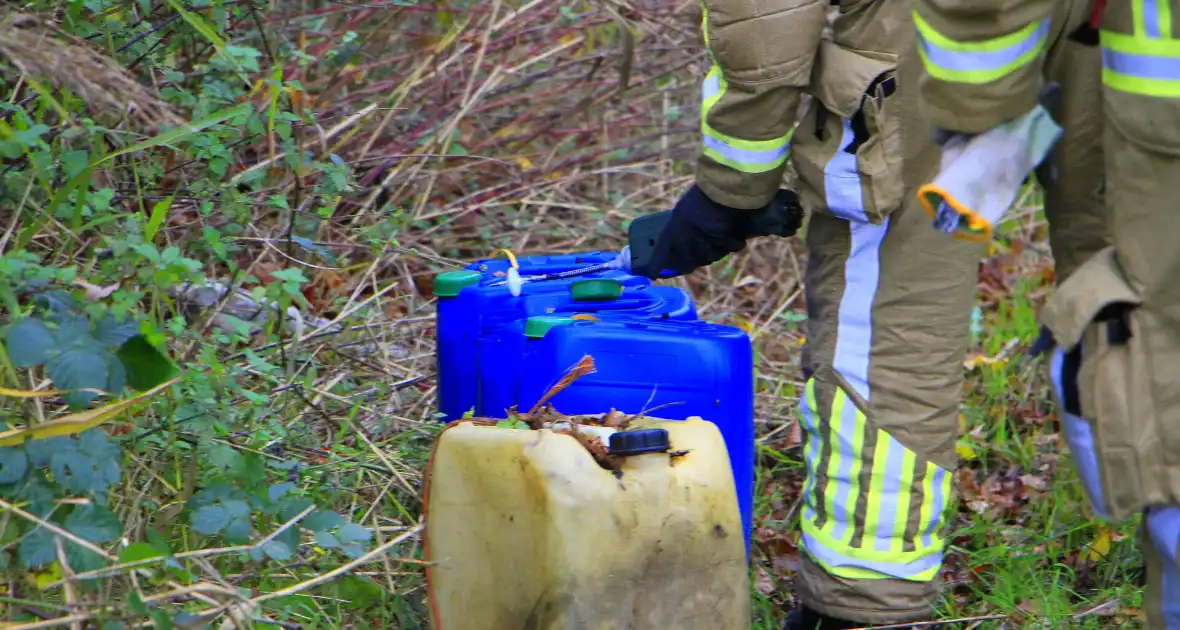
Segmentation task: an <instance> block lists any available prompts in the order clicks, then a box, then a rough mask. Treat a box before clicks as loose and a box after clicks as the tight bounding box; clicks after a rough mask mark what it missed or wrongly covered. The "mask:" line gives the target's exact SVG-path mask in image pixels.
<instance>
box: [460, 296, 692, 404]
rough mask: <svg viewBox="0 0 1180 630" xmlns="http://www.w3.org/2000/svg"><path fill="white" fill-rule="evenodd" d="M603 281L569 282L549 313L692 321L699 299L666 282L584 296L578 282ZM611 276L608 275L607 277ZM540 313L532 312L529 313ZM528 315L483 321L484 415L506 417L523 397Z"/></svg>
mask: <svg viewBox="0 0 1180 630" xmlns="http://www.w3.org/2000/svg"><path fill="white" fill-rule="evenodd" d="M596 282H599V283H600V282H603V281H602V280H588V281H583V282H574V283H572V284H570V285H569V294H570V296H569V300H568V301H567V302H565V303H563V304H561V305H559V306H557V307H556V308H553V309H547V310H546V311H545V313H546V314H551V315H553V316H558V317H569V318H571V319H572V318H574V317H577V316H590V317H593V318H596V319H600V320H624V319H632V320H640V321H643V320H650V321H659V320H671V321H694V320H696V319H697V312H696V305H695V304H693V301H692V296H691V295H689V294H688V292H686V291H684V290H683V289H680V288H677V287H668V286H635V287H624V288H622V289H621V291H620V295H619V297H617V298H609V299H606V298H596V299H592V300H591V299H585V298H583V297H580V296H579V295H578V292H577V290H576V289H577V288H578V287H579V285H580V284H590V283H596ZM606 282H609V281H606ZM536 314H538V313H529V314H528V315H529V317H531V316H533V315H536ZM526 321H527V317H526V318H521V319H516V320H513V321H510V322H503V321H491V322H485V324H484V327H483V329H482V330H481V331H480V333H479V341H478V342H477V343H478V345H479V347H478V348H477V350H476V352H477V354H478V356H479V395H478V400H479V403H478V404H477V405H476V413H478V414H479V415H480V416H482V417H485V418H505V417H507V416H508V410H509V409H511V408H512V407H513V406H516V405H518V404H519V403H520V383H521V375H522V373H523V372H522V368H523V358H524V349H525V339H526V327H527V325H526ZM558 376H560V374H559V375H558Z"/></svg>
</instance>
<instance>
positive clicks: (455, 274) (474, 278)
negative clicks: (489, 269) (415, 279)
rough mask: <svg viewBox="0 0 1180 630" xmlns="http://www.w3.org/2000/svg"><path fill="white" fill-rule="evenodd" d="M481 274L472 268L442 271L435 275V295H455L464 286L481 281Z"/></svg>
mask: <svg viewBox="0 0 1180 630" xmlns="http://www.w3.org/2000/svg"><path fill="white" fill-rule="evenodd" d="M481 276H482V274H480V273H479V272H478V271H472V270H470V269H463V270H460V271H448V272H446V273H440V274H438V275H437V276H435V277H434V295H435V296H436V297H455V296H456V295H459V292H460V291H462V290H463V289H464V287H469V286H471V285H473V284H475V283H477V282H479V279H480V277H481Z"/></svg>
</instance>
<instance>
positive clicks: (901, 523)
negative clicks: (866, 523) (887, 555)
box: [889, 448, 922, 552]
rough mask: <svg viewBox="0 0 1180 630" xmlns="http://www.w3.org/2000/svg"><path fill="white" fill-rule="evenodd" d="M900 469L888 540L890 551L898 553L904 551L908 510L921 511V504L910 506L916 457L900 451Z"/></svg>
mask: <svg viewBox="0 0 1180 630" xmlns="http://www.w3.org/2000/svg"><path fill="white" fill-rule="evenodd" d="M901 460H902V463H901V467H902V470H903V471H905V473H904V476H903V477H902V478H901V484H899V487H898V489H897V507H896V514H897V516H896V518H895V519H894V521H893V536H892V537H891V538H890V548H889V550H890V551H895V552H900V551H904V550H905V545H904V544H903V542H904V541H905V533H906V532H905V530H906V528H907V527H908V526H909V523H910V509H911V508H916V509H921V505H922V504H921V503H919V504H918V505H916V506H911V502H912V501H913V498H914V497H913V489H914V471H915V470H916V468H914V464H915V461H916V460H917V456H916V455H914V452H913V451H911V450H910V449H908V448H904V449H903V450H902V456H901Z"/></svg>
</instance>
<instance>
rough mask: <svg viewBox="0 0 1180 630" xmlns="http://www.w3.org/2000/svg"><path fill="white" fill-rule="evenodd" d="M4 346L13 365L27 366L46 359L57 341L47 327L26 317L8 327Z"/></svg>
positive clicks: (43, 361)
mask: <svg viewBox="0 0 1180 630" xmlns="http://www.w3.org/2000/svg"><path fill="white" fill-rule="evenodd" d="M4 346H5V348H6V349H7V350H8V359H9V360H10V361H12V366H13V367H17V368H27V367H33V366H35V365H41V364H42V363H45V362H46V361H48V360H49V355H50V353H51V352H52V351H53V350H55V349H56V348H57V342H56V341H54V339H53V333H52V332H50V330H49V327H47V326H46V325H45V324H42V323H41V322H39V321H37V320H35V319H32V318H29V317H27V318H25V319H22V320H21V321H19V322H17V323H16V324H15V325H13V326H12V328H9V329H8V335H7V336H6V337H5V340H4Z"/></svg>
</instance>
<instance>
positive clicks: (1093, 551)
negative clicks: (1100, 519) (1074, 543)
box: [1082, 524, 1114, 562]
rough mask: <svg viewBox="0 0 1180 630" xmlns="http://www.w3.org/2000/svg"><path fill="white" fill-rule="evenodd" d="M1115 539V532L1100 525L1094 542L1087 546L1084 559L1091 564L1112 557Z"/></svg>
mask: <svg viewBox="0 0 1180 630" xmlns="http://www.w3.org/2000/svg"><path fill="white" fill-rule="evenodd" d="M1113 539H1114V531H1113V530H1111V528H1109V527H1107V526H1106V525H1101V524H1100V525H1098V533H1097V534H1095V535H1094V540H1093V541H1091V542H1090V544H1089V545H1086V550H1085V551H1084V552H1082V558H1083V559H1085V560H1089V561H1090V562H1098V561H1099V560H1102V559H1104V558H1106V557H1107V556H1108V555H1110V544H1111V542H1112V541H1113Z"/></svg>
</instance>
